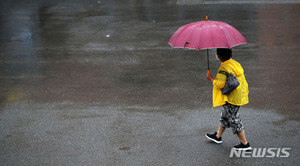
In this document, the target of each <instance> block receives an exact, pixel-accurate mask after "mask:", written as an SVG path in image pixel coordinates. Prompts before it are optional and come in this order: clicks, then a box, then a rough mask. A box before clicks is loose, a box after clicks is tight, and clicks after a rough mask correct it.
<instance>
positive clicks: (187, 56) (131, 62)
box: [0, 0, 300, 166]
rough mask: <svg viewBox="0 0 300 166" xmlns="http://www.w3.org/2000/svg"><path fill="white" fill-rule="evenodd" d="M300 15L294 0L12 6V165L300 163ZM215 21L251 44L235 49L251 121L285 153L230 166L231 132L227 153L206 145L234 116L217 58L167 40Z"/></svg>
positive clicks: (113, 0) (2, 142) (6, 98)
mask: <svg viewBox="0 0 300 166" xmlns="http://www.w3.org/2000/svg"><path fill="white" fill-rule="evenodd" d="M299 11H300V3H299V2H297V1H293V0H288V1H278V0H277V1H255V0H252V1H251V0H248V1H247V2H245V1H244V3H241V1H209V0H207V1H203V0H199V1H196V0H164V1H160V0H142V1H138V0H128V1H123V0H110V1H106V0H102V1H97V0H84V1H83V0H72V1H71V0H61V1H59V0H54V1H46V0H31V1H28V2H26V3H25V2H23V1H21V0H1V2H0V14H1V15H0V40H1V43H0V87H1V88H0V163H1V164H0V165H1V166H2V165H3V166H4V165H9V166H11V165H30V166H32V165H105V166H106V165H108V166H124V165H143V166H144V165H151V166H152V165H157V166H165V165H184V166H196V165H197V166H198V165H299V164H300V159H299V157H298V156H299V155H300V151H299V144H298V141H299V138H300V137H299V127H300V126H299V121H300V114H299V107H300V103H299V96H300V95H299V94H300V88H299V82H300V77H299V75H300V70H299V67H298V66H299V62H300V61H299V55H298V52H299V49H300V31H299V29H300V22H299V18H300V12H299ZM206 14H208V15H209V19H210V20H218V21H223V22H227V23H229V24H230V25H232V26H234V27H235V28H236V29H238V30H239V31H240V32H241V33H242V34H243V35H244V36H245V38H246V39H247V40H248V42H249V43H248V44H247V45H242V46H238V47H236V48H234V49H233V59H235V60H237V61H238V62H240V63H241V65H242V66H243V68H244V70H245V75H246V79H247V81H248V83H249V90H250V94H249V97H250V103H249V104H248V105H245V106H243V107H242V108H241V109H240V115H241V118H242V120H243V123H244V125H245V131H246V136H247V139H248V141H249V142H250V144H251V146H252V147H253V148H274V149H273V152H274V153H276V155H274V156H272V154H273V153H269V152H267V153H266V156H267V155H269V156H271V157H266V156H263V157H253V156H251V155H252V154H250V156H249V155H246V156H244V157H236V156H234V157H230V152H231V148H232V147H233V146H234V145H236V144H239V140H238V138H237V137H236V136H235V135H233V134H232V132H231V130H230V129H228V130H227V131H226V132H225V133H224V135H223V143H222V144H214V143H212V142H210V141H208V140H207V139H206V137H205V134H206V133H208V132H215V131H216V130H217V127H218V125H219V118H220V112H221V109H222V108H221V107H219V108H214V109H212V103H211V102H212V101H211V98H212V85H211V83H210V82H209V81H207V80H206V68H207V64H206V51H193V50H182V49H172V48H170V46H169V45H168V43H167V42H168V40H169V38H170V37H171V35H172V34H173V33H174V32H175V31H176V30H177V29H178V28H179V27H181V26H182V25H184V24H187V23H191V22H195V21H199V20H204V19H205V15H206ZM210 59H211V63H210V66H211V71H212V73H213V75H215V74H216V71H217V69H218V67H219V62H218V61H217V60H216V58H215V50H210ZM284 148H290V149H289V150H288V154H289V155H288V157H280V156H282V155H284V153H282V149H284Z"/></svg>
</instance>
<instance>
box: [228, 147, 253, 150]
mask: <svg viewBox="0 0 300 166" xmlns="http://www.w3.org/2000/svg"><path fill="white" fill-rule="evenodd" d="M233 149H235V150H252V148H251V147H248V148H235V147H233Z"/></svg>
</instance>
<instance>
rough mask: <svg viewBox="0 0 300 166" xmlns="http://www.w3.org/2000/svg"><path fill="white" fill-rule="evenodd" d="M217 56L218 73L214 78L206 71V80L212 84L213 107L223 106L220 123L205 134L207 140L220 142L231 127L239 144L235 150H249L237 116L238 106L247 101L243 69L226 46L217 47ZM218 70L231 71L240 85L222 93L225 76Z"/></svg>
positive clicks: (242, 127) (247, 91) (248, 144)
mask: <svg viewBox="0 0 300 166" xmlns="http://www.w3.org/2000/svg"><path fill="white" fill-rule="evenodd" d="M216 56H217V58H218V59H219V61H220V62H221V65H220V67H219V69H218V74H217V75H216V78H215V79H214V78H213V76H212V75H211V74H210V73H209V72H208V73H207V80H209V81H211V82H212V84H213V107H218V106H223V108H224V110H222V114H221V119H220V122H221V124H220V125H219V128H218V131H217V132H215V133H213V134H209V133H207V134H206V137H207V138H208V139H209V140H212V141H214V142H215V143H218V144H219V143H222V134H223V132H224V131H225V129H226V128H231V129H232V132H233V134H236V135H237V136H238V138H239V140H240V144H239V145H235V146H234V149H236V150H250V149H252V148H251V146H250V143H249V142H248V141H247V139H246V135H245V131H244V125H243V123H242V121H241V119H240V117H239V108H240V106H242V105H245V104H247V103H249V99H248V94H249V90H248V83H247V81H246V78H245V75H244V69H243V68H242V66H241V65H240V64H239V63H238V62H237V61H235V60H233V59H231V57H232V51H231V49H228V48H217V55H216ZM219 71H225V72H227V73H233V74H234V75H235V76H236V78H237V79H238V81H239V83H240V85H239V86H238V87H237V88H236V89H234V90H233V91H232V92H231V93H229V94H227V95H224V94H222V91H221V90H222V89H223V88H224V87H225V84H226V79H227V76H226V75H225V74H223V73H219Z"/></svg>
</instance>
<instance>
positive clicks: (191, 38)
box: [168, 16, 248, 72]
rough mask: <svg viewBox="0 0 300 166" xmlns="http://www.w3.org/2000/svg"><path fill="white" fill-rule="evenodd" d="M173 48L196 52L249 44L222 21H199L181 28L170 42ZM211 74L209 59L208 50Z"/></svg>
mask: <svg viewBox="0 0 300 166" xmlns="http://www.w3.org/2000/svg"><path fill="white" fill-rule="evenodd" d="M168 43H169V44H170V45H171V47H173V48H190V49H195V50H202V49H210V48H232V47H234V46H237V45H241V44H246V43H248V42H247V40H246V39H245V38H244V37H243V35H242V34H241V33H240V32H239V31H237V30H236V29H235V28H234V27H232V26H231V25H229V24H227V23H224V22H220V21H209V20H207V16H206V21H198V22H194V23H190V24H186V25H184V26H182V27H181V28H179V29H178V30H177V31H176V32H175V33H174V34H173V35H172V37H171V38H170V40H169V42H168ZM207 62H208V72H209V57H208V50H207Z"/></svg>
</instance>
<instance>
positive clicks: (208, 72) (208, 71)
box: [206, 49, 210, 74]
mask: <svg viewBox="0 0 300 166" xmlns="http://www.w3.org/2000/svg"><path fill="white" fill-rule="evenodd" d="M206 50H207V55H206V57H207V74H210V70H209V52H208V49H206Z"/></svg>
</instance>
